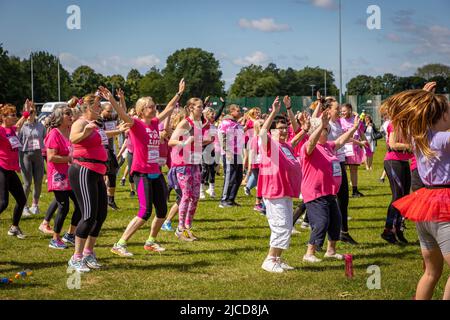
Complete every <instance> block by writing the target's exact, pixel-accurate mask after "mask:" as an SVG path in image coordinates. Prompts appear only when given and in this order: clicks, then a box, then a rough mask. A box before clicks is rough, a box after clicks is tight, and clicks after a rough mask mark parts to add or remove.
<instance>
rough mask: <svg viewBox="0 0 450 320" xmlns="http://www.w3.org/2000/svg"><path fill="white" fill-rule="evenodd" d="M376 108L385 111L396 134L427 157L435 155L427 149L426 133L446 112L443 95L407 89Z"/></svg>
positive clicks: (446, 103) (445, 102)
mask: <svg viewBox="0 0 450 320" xmlns="http://www.w3.org/2000/svg"><path fill="white" fill-rule="evenodd" d="M380 110H386V112H387V114H388V116H389V117H390V119H391V121H392V125H393V127H394V130H395V131H396V133H397V134H399V135H400V136H402V137H403V138H404V139H405V141H406V142H407V143H410V144H412V142H413V141H414V145H415V147H416V148H417V149H418V150H419V151H420V152H421V153H422V154H423V155H425V156H426V157H427V158H432V157H434V156H435V155H436V154H435V153H434V152H433V151H432V150H431V148H430V142H429V140H428V132H429V130H430V129H431V126H433V125H435V124H436V123H437V122H438V121H439V120H440V119H441V118H442V116H443V114H444V113H446V112H447V111H448V101H447V98H445V96H441V95H436V94H434V93H432V92H428V91H425V90H408V91H403V92H401V93H398V94H396V95H394V96H392V97H390V98H389V99H387V100H386V101H385V102H384V103H383V105H382V106H381V108H380Z"/></svg>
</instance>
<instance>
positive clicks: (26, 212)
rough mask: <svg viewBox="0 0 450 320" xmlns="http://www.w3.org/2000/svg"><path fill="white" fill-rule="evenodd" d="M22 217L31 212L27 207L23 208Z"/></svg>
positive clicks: (28, 215)
mask: <svg viewBox="0 0 450 320" xmlns="http://www.w3.org/2000/svg"><path fill="white" fill-rule="evenodd" d="M22 217H24V218H27V217H31V212H30V209H29V208H28V207H25V208H23V211H22Z"/></svg>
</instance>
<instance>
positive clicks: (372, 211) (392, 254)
mask: <svg viewBox="0 0 450 320" xmlns="http://www.w3.org/2000/svg"><path fill="white" fill-rule="evenodd" d="M384 150H385V149H384V145H383V146H379V148H378V151H377V153H376V159H375V164H374V171H373V172H368V171H366V170H365V169H364V168H360V172H359V178H360V183H359V184H360V186H359V189H360V190H361V191H362V192H363V193H364V194H366V197H364V198H360V199H351V200H350V210H349V214H350V216H351V217H352V219H351V221H350V222H349V224H350V231H351V234H352V235H353V237H354V238H355V239H356V240H357V241H359V242H360V245H358V246H350V245H345V244H339V245H338V251H339V252H341V253H351V254H353V257H354V269H355V277H354V278H353V279H351V280H349V279H347V278H346V277H345V274H344V271H345V268H344V262H342V261H324V262H322V263H320V264H315V265H310V264H306V263H303V262H302V261H301V258H302V256H303V255H304V253H305V250H306V243H307V240H308V238H309V231H308V230H301V234H299V235H294V236H293V238H292V241H291V248H290V249H289V250H287V251H286V252H285V254H284V258H285V259H286V260H287V261H288V262H289V264H290V265H292V266H294V267H296V270H294V271H291V272H287V273H284V274H269V273H267V272H265V271H264V270H262V269H261V263H262V261H263V259H264V258H265V256H266V255H267V250H268V244H269V235H270V230H269V227H268V224H267V221H266V219H265V217H263V216H261V215H259V213H257V212H255V211H253V203H254V198H253V197H245V195H244V194H243V192H242V189H241V192H240V195H239V198H238V199H237V201H238V202H239V203H241V204H242V205H243V206H242V207H241V208H239V209H235V208H233V209H220V208H219V207H218V201H217V200H210V199H206V200H203V201H201V203H200V205H199V209H198V211H197V214H196V219H195V221H194V227H195V231H196V235H197V236H198V237H199V238H201V240H200V241H198V242H194V243H184V242H180V241H179V240H178V239H177V238H176V237H175V235H174V234H173V233H168V232H164V231H161V233H160V236H159V241H160V243H161V244H162V245H163V246H164V247H166V248H167V251H166V252H164V253H163V254H161V255H160V254H158V253H154V254H148V253H147V252H146V251H144V249H143V243H144V241H145V240H146V239H147V237H148V232H149V224H148V225H146V226H145V227H144V228H143V229H142V230H140V231H138V232H137V233H136V234H135V236H134V237H133V238H132V239H131V241H130V243H129V250H130V251H132V252H133V253H134V254H135V256H134V257H132V258H121V257H118V256H115V255H113V254H112V253H111V252H110V248H111V246H112V245H113V244H114V242H116V241H117V240H118V239H119V237H120V236H121V234H122V232H123V231H124V229H125V227H126V225H127V224H128V222H129V220H130V219H131V218H132V217H134V216H135V214H136V211H137V208H138V206H137V205H138V203H137V199H136V198H133V199H130V197H129V191H128V187H120V186H119V187H118V192H117V195H116V197H117V203H118V205H119V207H121V210H120V211H115V212H114V211H109V213H108V218H107V220H106V222H105V224H104V227H103V230H102V233H101V235H100V238H99V240H98V246H97V249H96V253H97V256H98V258H99V261H100V262H101V263H103V264H104V266H105V267H104V268H103V269H102V270H100V271H91V272H90V273H88V274H83V275H82V276H81V288H80V289H79V290H70V289H68V287H67V284H66V282H67V279H68V277H69V276H70V274H67V261H68V259H69V258H70V256H71V254H72V253H73V251H72V248H70V249H69V250H64V251H59V250H53V249H50V248H48V243H49V239H50V238H49V237H48V236H44V235H43V234H41V233H40V232H39V231H38V226H39V224H40V222H41V220H42V219H43V214H42V213H41V214H40V215H39V216H33V217H31V218H27V219H23V220H22V221H21V228H22V230H23V231H24V233H25V234H27V235H28V238H27V239H26V240H19V239H17V238H13V237H9V236H8V235H7V230H8V227H9V226H10V219H11V211H12V205H13V204H14V201H13V200H12V198H11V203H10V207H9V208H8V209H7V210H6V211H5V212H4V213H3V214H2V215H1V217H0V277H5V276H7V277H13V276H14V274H15V273H16V272H19V271H22V270H24V269H27V268H28V269H31V270H32V271H33V275H32V277H30V278H29V279H27V280H24V281H16V282H14V283H13V284H9V285H1V284H0V299H1V300H4V299H91V300H92V299H169V300H170V299H199V300H203V299H213V300H214V299H223V300H228V299H237V300H258V299H283V300H284V299H286V300H292V299H294V300H295V299H351V300H354V299H364V300H373V299H407V300H410V299H411V298H412V296H413V295H414V292H415V286H416V283H417V281H418V279H419V278H420V276H421V273H422V259H421V256H420V249H419V244H418V240H417V235H416V232H415V229H414V225H413V224H412V223H410V222H408V223H407V227H408V229H407V231H406V237H407V238H408V239H409V240H410V245H408V246H403V247H400V246H393V245H388V244H386V242H385V241H384V240H382V239H381V238H380V233H381V232H382V230H383V227H384V220H385V216H386V208H387V206H388V204H389V201H390V197H391V195H390V189H389V183H388V182H387V181H386V183H385V184H382V183H380V182H379V181H378V178H379V176H380V174H381V171H382V159H383V156H384ZM216 185H217V190H216V192H220V190H219V189H220V188H221V187H222V178H221V177H220V178H219V179H218V181H217V183H216ZM254 192H255V191H254V190H253V193H254ZM52 197H53V196H52V194H48V193H47V192H44V193H43V195H42V201H41V210H42V211H43V210H45V209H46V208H47V205H48V203H49V201H51V199H52ZM172 201H173V195H172V197H171V203H170V204H172V203H173V202H172ZM67 221H70V219H67V220H66V222H67ZM52 225H53V223H52ZM66 226H67V223H66ZM297 229H298V230H300V228H299V227H298V226H297ZM321 255H323V253H321V254H320V253H319V257H320V256H321ZM370 265H377V266H379V267H380V270H381V289H379V290H378V289H373V290H369V289H368V287H367V280H368V278H369V276H370V274H368V273H367V268H368V267H369V266H370ZM448 276H449V272H448V268H445V272H444V274H443V278H442V279H441V281H440V282H439V284H438V288H437V290H436V294H435V297H434V298H435V299H440V298H441V297H442V294H443V288H444V286H445V281H446V279H447V277H448Z"/></svg>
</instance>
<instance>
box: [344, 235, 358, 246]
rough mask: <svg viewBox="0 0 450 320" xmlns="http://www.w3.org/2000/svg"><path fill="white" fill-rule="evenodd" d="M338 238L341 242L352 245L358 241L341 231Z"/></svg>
mask: <svg viewBox="0 0 450 320" xmlns="http://www.w3.org/2000/svg"><path fill="white" fill-rule="evenodd" d="M340 240H341V241H342V242H345V243H349V244H353V245H357V244H358V242H356V241H355V240H354V239H353V238H352V236H351V235H350V234H349V233H348V232H341V236H340Z"/></svg>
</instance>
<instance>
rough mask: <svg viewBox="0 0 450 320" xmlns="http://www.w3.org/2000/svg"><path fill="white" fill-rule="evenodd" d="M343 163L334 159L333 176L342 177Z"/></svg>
mask: <svg viewBox="0 0 450 320" xmlns="http://www.w3.org/2000/svg"><path fill="white" fill-rule="evenodd" d="M341 176H342V171H341V164H340V163H339V162H337V161H333V177H341Z"/></svg>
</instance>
